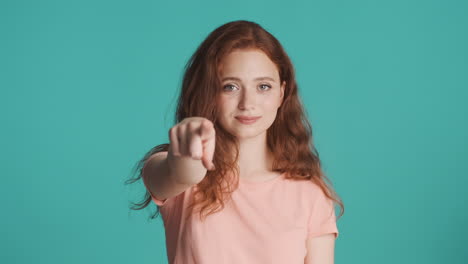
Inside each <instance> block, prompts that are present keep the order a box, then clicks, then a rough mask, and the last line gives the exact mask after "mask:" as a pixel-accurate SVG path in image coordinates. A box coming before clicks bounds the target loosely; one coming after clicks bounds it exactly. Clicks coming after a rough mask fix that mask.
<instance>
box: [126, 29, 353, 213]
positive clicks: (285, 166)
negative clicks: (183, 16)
mask: <svg viewBox="0 0 468 264" xmlns="http://www.w3.org/2000/svg"><path fill="white" fill-rule="evenodd" d="M247 49H255V50H260V51H262V52H264V53H265V54H266V55H267V56H268V57H269V58H270V60H271V61H272V62H273V63H274V64H275V65H276V66H277V69H278V71H279V76H280V84H282V83H283V81H285V82H286V87H285V90H284V97H283V102H282V104H281V106H280V107H279V108H278V112H277V116H276V119H275V121H274V122H273V124H272V125H271V126H270V127H269V128H268V130H267V147H268V149H269V151H270V152H271V153H272V155H273V170H274V171H277V172H281V173H285V177H286V178H287V179H289V180H308V181H312V182H314V183H315V184H317V185H318V186H319V187H320V188H321V189H322V191H323V192H324V193H325V195H326V196H327V197H328V198H330V199H331V200H333V202H334V203H337V204H338V205H339V206H340V208H341V210H340V212H341V213H340V215H339V216H338V218H340V217H341V215H343V213H344V206H343V202H342V201H341V199H340V198H339V196H338V195H337V194H336V192H335V191H334V190H333V188H332V186H333V185H332V183H331V181H330V180H329V178H328V177H327V176H326V175H325V174H324V172H323V171H322V168H321V162H320V159H319V154H318V151H317V149H316V148H315V146H314V144H313V141H312V127H311V125H310V123H309V121H308V119H307V116H306V112H305V111H304V107H303V105H302V103H301V100H300V98H299V96H298V85H297V83H296V79H295V72H294V67H293V65H292V63H291V60H290V58H289V57H288V55H287V54H286V52H285V50H284V49H283V47H282V45H281V44H280V43H279V41H278V40H277V39H276V38H275V37H274V36H273V35H272V34H270V33H269V32H267V31H266V30H265V29H264V28H262V27H261V26H260V25H259V24H257V23H255V22H252V21H246V20H237V21H232V22H229V23H226V24H224V25H221V26H220V27H218V28H216V29H215V30H214V31H212V32H211V33H210V34H209V35H208V36H207V37H206V39H205V40H204V41H203V42H202V43H201V44H200V45H199V46H198V48H197V49H196V51H195V53H194V54H193V55H192V56H191V57H190V59H189V60H188V62H187V64H186V65H185V68H184V76H183V82H182V89H181V93H180V95H179V97H178V101H177V109H176V113H175V124H177V123H179V122H181V121H182V120H183V119H184V118H187V117H193V116H198V117H204V118H207V119H208V120H210V121H212V123H213V124H214V128H215V130H216V138H215V142H216V146H215V154H214V156H213V163H214V165H215V166H216V170H214V171H207V173H206V175H205V177H204V178H203V180H202V181H201V182H199V183H198V184H197V185H196V186H195V187H196V188H194V193H193V194H194V201H193V203H192V204H191V205H190V206H189V208H190V209H194V208H195V207H198V209H199V212H200V217H201V218H204V217H206V216H208V215H209V214H212V213H215V212H217V211H220V210H222V209H223V208H224V204H225V202H226V201H227V199H229V198H230V196H231V194H232V192H233V191H234V190H235V189H236V188H237V187H238V184H239V182H238V180H237V181H233V179H235V177H228V175H233V174H234V175H238V173H239V169H238V167H237V165H236V164H237V159H238V155H239V145H238V141H237V139H236V138H235V137H234V136H233V135H232V134H230V133H229V132H228V131H227V130H225V129H224V128H223V127H222V126H221V125H220V123H219V122H218V121H217V117H218V116H217V107H218V106H217V100H213V98H218V95H219V94H220V92H221V89H219V88H220V87H221V81H220V76H219V73H220V72H219V71H220V67H221V64H220V62H221V60H222V59H223V58H224V57H225V56H226V55H227V54H229V53H230V52H231V51H234V50H247ZM175 124H174V125H175ZM168 148H169V144H168V143H166V144H160V145H157V146H155V147H153V148H152V149H151V150H149V151H148V152H147V153H146V155H145V156H144V157H143V158H142V159H141V160H140V161H139V162H138V164H137V165H136V168H135V173H136V174H137V176H136V177H134V178H131V179H129V180H127V181H126V184H130V183H133V182H136V181H138V180H140V179H141V178H142V176H143V175H142V169H143V167H144V165H145V162H146V161H147V160H148V158H149V157H150V156H151V155H153V154H154V153H157V152H162V151H168ZM226 183H227V184H226ZM150 202H151V196H150V193H149V191H148V190H146V194H145V197H144V200H143V201H142V202H141V203H133V204H134V206H132V207H131V209H133V210H140V209H143V208H145V207H146V206H148V204H149V203H150ZM192 213H193V211H192ZM158 214H159V207H157V210H156V213H155V214H154V215H152V216H151V218H155V217H157V215H158Z"/></svg>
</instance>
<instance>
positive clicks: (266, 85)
mask: <svg viewBox="0 0 468 264" xmlns="http://www.w3.org/2000/svg"><path fill="white" fill-rule="evenodd" d="M262 86H263V87H268V88H267V89H261V90H263V91H267V90H270V89H271V86H270V85H268V84H260V87H262Z"/></svg>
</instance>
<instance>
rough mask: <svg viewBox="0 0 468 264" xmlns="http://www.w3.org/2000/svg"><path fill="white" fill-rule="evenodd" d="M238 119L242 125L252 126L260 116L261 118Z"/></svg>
mask: <svg viewBox="0 0 468 264" xmlns="http://www.w3.org/2000/svg"><path fill="white" fill-rule="evenodd" d="M236 119H237V121H239V122H240V123H242V124H245V125H250V124H253V123H255V122H256V121H257V120H258V119H260V116H259V117H255V118H241V117H236Z"/></svg>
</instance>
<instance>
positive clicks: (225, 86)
mask: <svg viewBox="0 0 468 264" xmlns="http://www.w3.org/2000/svg"><path fill="white" fill-rule="evenodd" d="M227 87H235V86H234V85H232V84H227V85H224V86H223V90H225V91H232V89H230V88H227Z"/></svg>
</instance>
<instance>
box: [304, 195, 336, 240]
mask: <svg viewBox="0 0 468 264" xmlns="http://www.w3.org/2000/svg"><path fill="white" fill-rule="evenodd" d="M316 190H317V192H316V193H315V195H314V200H313V202H312V204H313V205H312V212H311V214H310V218H309V223H308V237H316V236H320V235H324V234H329V233H334V234H335V238H337V237H338V234H339V232H338V228H337V226H336V216H335V208H334V205H333V200H331V199H329V198H328V197H326V196H325V194H324V192H323V191H322V189H321V188H320V187H318V186H317V188H316Z"/></svg>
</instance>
